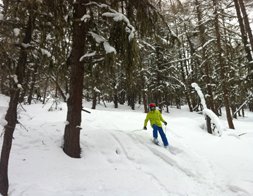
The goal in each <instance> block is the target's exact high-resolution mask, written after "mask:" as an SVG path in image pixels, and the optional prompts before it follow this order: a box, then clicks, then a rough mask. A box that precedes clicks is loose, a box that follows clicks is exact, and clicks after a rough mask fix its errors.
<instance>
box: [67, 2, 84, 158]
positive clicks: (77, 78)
mask: <svg viewBox="0 0 253 196" xmlns="http://www.w3.org/2000/svg"><path fill="white" fill-rule="evenodd" d="M86 3H88V0H83V1H82V0H77V1H76V2H75V3H73V7H74V15H73V42H72V51H71V75H70V89H69V99H68V100H67V106H68V112H67V122H68V124H67V125H66V126H65V132H64V146H63V150H64V152H65V153H66V154H67V155H69V156H70V157H73V158H80V153H81V149H80V129H81V127H80V126H81V114H82V94H83V93H82V91H83V77H84V65H83V63H82V62H80V60H79V59H80V57H81V56H82V55H83V54H84V52H85V50H84V49H85V40H86V34H87V30H88V25H87V23H85V22H83V21H81V20H80V18H82V16H83V15H84V14H86V8H85V6H84V5H82V4H86Z"/></svg>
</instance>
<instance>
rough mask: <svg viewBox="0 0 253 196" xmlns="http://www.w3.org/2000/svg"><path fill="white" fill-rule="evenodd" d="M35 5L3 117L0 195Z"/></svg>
mask: <svg viewBox="0 0 253 196" xmlns="http://www.w3.org/2000/svg"><path fill="white" fill-rule="evenodd" d="M35 10H36V5H35V4H33V3H31V4H29V5H28V15H27V23H26V27H25V33H24V38H23V40H22V43H21V44H20V50H19V51H20V53H19V58H18V62H17V65H16V68H15V75H14V76H13V80H14V81H12V86H11V92H10V102H9V107H8V110H7V113H6V116H5V120H6V121H7V124H6V125H5V126H4V140H3V145H2V151H1V160H0V193H1V194H2V195H7V194H8V188H9V180H8V163H9V156H10V151H11V146H12V139H13V133H14V130H15V127H16V124H17V122H18V120H17V105H18V103H19V99H20V93H21V89H22V85H23V81H24V72H25V69H26V64H27V55H28V51H29V49H28V47H27V46H29V44H30V42H31V39H32V33H33V30H34V23H35V18H36V14H35Z"/></svg>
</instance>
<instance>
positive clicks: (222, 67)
mask: <svg viewBox="0 0 253 196" xmlns="http://www.w3.org/2000/svg"><path fill="white" fill-rule="evenodd" d="M213 5H214V17H215V21H214V25H215V34H216V39H217V49H218V60H219V65H220V77H221V85H222V91H223V101H224V106H225V109H226V115H227V122H228V126H229V128H230V129H234V128H235V127H234V124H233V118H232V115H231V111H230V103H229V91H228V87H227V84H226V76H225V61H224V59H223V56H222V54H223V50H222V46H221V35H220V27H219V18H218V17H219V16H218V10H217V9H218V5H217V0H213Z"/></svg>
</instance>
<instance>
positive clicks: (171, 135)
mask: <svg viewBox="0 0 253 196" xmlns="http://www.w3.org/2000/svg"><path fill="white" fill-rule="evenodd" d="M7 105H8V98H7V97H5V96H3V95H0V124H2V125H3V124H4V120H3V119H4V115H5V111H6V109H7ZM51 105H52V102H50V103H47V104H46V105H44V106H43V105H41V104H40V103H38V104H33V105H25V106H23V107H24V109H25V110H26V111H24V110H23V109H22V108H19V115H18V117H19V121H20V122H21V123H22V126H20V125H17V128H16V130H15V133H14V140H13V146H12V150H11V157H10V162H9V180H10V188H9V193H10V196H35V195H36V196H59V195H60V196H130V195H131V196H157V195H159V196H162V195H164V196H203V195H205V196H250V195H251V196H252V195H253V154H252V149H253V113H250V112H246V117H245V118H239V119H238V120H234V123H235V127H236V130H227V131H224V132H223V135H222V136H221V137H218V136H214V135H210V134H207V133H206V132H205V131H204V130H203V129H202V128H201V127H203V123H204V118H203V116H202V115H200V114H196V113H190V112H188V109H187V107H183V108H182V109H181V110H178V109H176V108H170V113H169V114H167V113H163V117H164V119H165V120H166V121H167V122H168V125H167V127H164V129H165V131H166V134H167V137H168V140H169V143H170V145H171V146H172V147H173V153H172V152H170V151H169V150H168V149H164V148H163V147H161V146H156V145H154V144H152V142H151V138H152V129H151V128H150V127H148V130H146V131H145V130H142V128H143V122H144V119H145V116H146V114H145V113H143V110H142V108H141V107H140V108H137V109H136V110H135V111H131V110H130V109H129V108H128V107H126V106H121V105H120V106H119V109H113V107H112V105H111V104H108V105H107V106H108V107H107V108H105V107H104V106H103V105H99V106H98V108H97V109H96V110H91V114H88V113H85V112H84V113H83V123H82V127H83V129H82V131H81V147H82V158H80V159H73V158H70V157H68V156H66V155H65V154H64V153H63V151H62V148H61V146H62V139H63V133H64V126H65V124H64V123H65V120H66V111H67V108H66V104H64V103H61V104H60V107H61V108H62V110H59V111H51V112H49V111H48V109H49V108H50V106H51ZM84 105H85V107H86V108H87V109H89V108H90V104H89V103H86V102H85V103H84ZM221 123H222V124H223V126H225V127H226V126H227V125H226V123H225V121H224V120H221ZM0 129H1V130H3V128H2V126H1V125H0ZM244 133H245V134H244ZM241 134H242V135H241ZM2 140H3V137H1V138H0V145H1V146H2ZM0 148H1V147H0Z"/></svg>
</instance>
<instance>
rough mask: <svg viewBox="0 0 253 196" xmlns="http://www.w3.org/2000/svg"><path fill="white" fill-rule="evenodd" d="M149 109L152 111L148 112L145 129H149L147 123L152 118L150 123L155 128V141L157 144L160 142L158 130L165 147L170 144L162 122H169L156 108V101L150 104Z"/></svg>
mask: <svg viewBox="0 0 253 196" xmlns="http://www.w3.org/2000/svg"><path fill="white" fill-rule="evenodd" d="M149 109H150V111H149V112H148V113H147V116H146V119H145V121H144V128H143V129H144V130H147V124H148V121H149V120H150V124H151V126H152V128H153V142H154V143H155V144H158V143H159V142H158V139H157V138H158V132H159V134H160V136H161V138H162V141H163V145H164V147H165V148H167V147H168V146H169V143H168V140H167V137H166V135H165V133H164V131H163V128H162V122H163V123H164V124H165V125H167V122H166V121H165V120H164V119H163V117H162V114H161V112H160V111H159V110H156V105H155V103H150V104H149Z"/></svg>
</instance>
